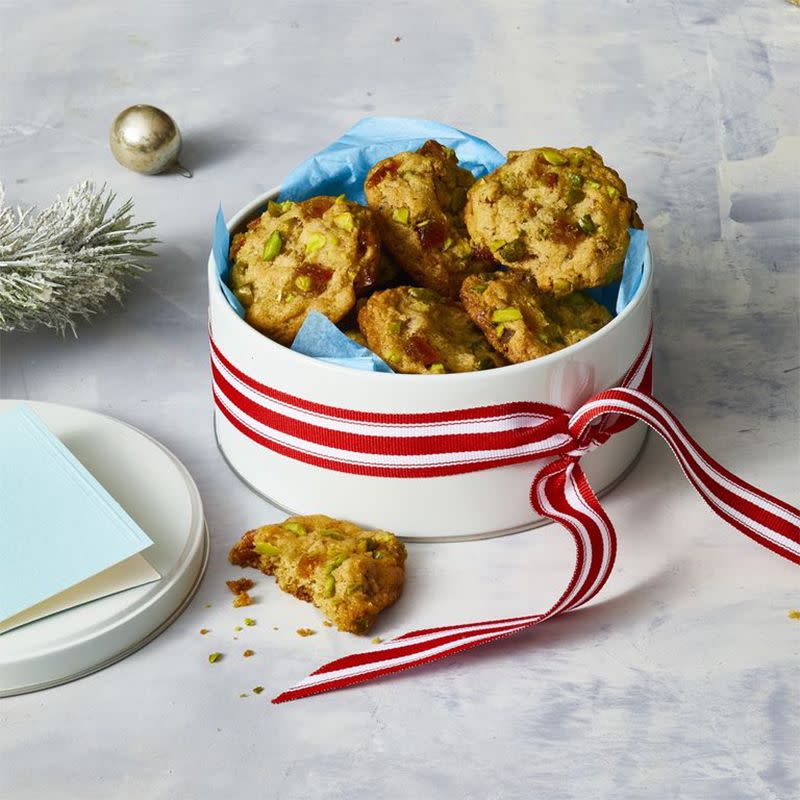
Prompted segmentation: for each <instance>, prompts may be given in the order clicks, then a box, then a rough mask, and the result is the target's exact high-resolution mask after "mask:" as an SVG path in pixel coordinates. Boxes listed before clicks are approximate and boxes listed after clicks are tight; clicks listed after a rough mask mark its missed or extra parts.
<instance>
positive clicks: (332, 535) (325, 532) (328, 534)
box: [319, 528, 344, 541]
mask: <svg viewBox="0 0 800 800" xmlns="http://www.w3.org/2000/svg"><path fill="white" fill-rule="evenodd" d="M319 535H320V536H324V537H325V538H326V539H337V540H339V541H341V540H342V539H344V536H342V534H341V533H339V531H334V530H331V529H330V528H323V529H322V530H321V531H320V532H319Z"/></svg>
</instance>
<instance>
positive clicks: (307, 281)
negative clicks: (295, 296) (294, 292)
mask: <svg viewBox="0 0 800 800" xmlns="http://www.w3.org/2000/svg"><path fill="white" fill-rule="evenodd" d="M294 285H295V286H296V287H297V288H298V289H299V290H300V291H301V292H307V291H308V290H309V289H310V288H311V278H310V276H308V275H298V276H297V277H296V278H295V279H294Z"/></svg>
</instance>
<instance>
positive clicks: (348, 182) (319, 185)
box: [212, 117, 647, 372]
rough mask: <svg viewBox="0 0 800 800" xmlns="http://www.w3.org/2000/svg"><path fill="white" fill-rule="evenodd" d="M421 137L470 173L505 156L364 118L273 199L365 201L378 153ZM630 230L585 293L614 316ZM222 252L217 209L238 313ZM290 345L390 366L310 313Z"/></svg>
mask: <svg viewBox="0 0 800 800" xmlns="http://www.w3.org/2000/svg"><path fill="white" fill-rule="evenodd" d="M428 139H436V140H437V141H439V142H441V143H442V144H444V145H446V146H447V147H452V148H453V149H454V150H455V152H456V156H457V157H458V161H459V164H460V166H462V167H464V168H465V169H468V170H470V171H471V172H472V174H473V175H475V177H476V178H479V177H481V176H482V175H486V174H487V173H489V172H491V171H492V170H494V169H497V167H499V166H500V165H501V164H503V163H505V160H506V159H505V156H503V154H502V153H500V152H499V151H498V150H496V149H495V148H494V147H492V145H490V144H489V143H488V142H486V141H484V140H483V139H479V138H478V137H477V136H471V135H470V134H468V133H465V132H464V131H460V130H458V128H452V127H450V126H449V125H443V124H442V123H440V122H433V121H431V120H425V119H411V118H407V117H368V118H367V119H362V120H361V121H360V122H358V123H356V124H355V125H354V126H353V127H352V128H351V129H350V130H349V131H347V132H346V133H344V134H343V135H342V136H340V137H339V138H338V139H337V140H336V141H335V142H333V143H332V144H330V145H328V147H326V148H325V149H324V150H321V151H320V152H319V153H317V154H315V155H313V156H311V157H310V158H308V159H306V160H305V161H304V162H303V163H302V164H300V165H299V166H298V167H296V168H295V169H293V170H292V171H291V172H290V173H289V174H288V175H287V176H286V178H285V179H284V181H283V183H282V184H281V190H280V199H281V200H305V199H307V198H309V197H313V196H315V195H334V196H338V195H340V194H344V195H346V196H347V198H348V199H349V200H354V201H356V202H359V203H364V202H365V198H364V189H363V186H364V179H365V178H366V177H367V173H368V172H369V170H370V169H371V168H372V167H373V166H374V165H375V164H376V163H377V162H378V161H381V160H382V159H384V158H388V157H389V156H393V155H395V154H396V153H400V152H404V151H408V150H417V149H419V148H420V147H421V146H422V145H423V144H424V143H425V142H426V141H427V140H428ZM629 232H630V235H631V241H630V245H629V247H628V253H627V255H626V257H625V264H624V267H623V274H622V280H621V281H617V282H616V283H613V284H611V285H609V286H603V287H601V288H599V289H589V290H588V294H590V295H591V296H592V297H593V298H594V299H595V300H597V301H598V302H600V303H602V304H603V305H604V306H605V307H606V308H607V309H608V310H609V311H610V312H611V313H612V314H619V313H620V312H621V311H622V309H624V308H625V306H627V305H628V303H629V302H630V301H631V299H632V298H633V296H634V295H635V294H636V291H637V290H638V288H639V284H640V283H641V280H642V274H643V271H644V256H645V251H646V249H647V234H646V233H645V232H644V231H640V230H634V229H631V230H630V231H629ZM229 249H230V236H229V234H228V229H227V228H226V226H225V218H224V216H223V214H222V209H221V208H220V210H219V211H218V212H217V219H216V224H215V227H214V240H213V246H212V252H213V254H214V261H215V264H216V267H217V273H218V275H219V282H220V286H221V288H222V291H223V292H224V294H225V297H226V298H227V299H228V302H229V303H230V305H231V307H232V308H233V309H234V310H235V311H236V313H237V314H238V315H239V316H240V317H244V308H243V307H242V305H241V303H240V302H239V301H238V300H237V299H236V297H235V296H234V295H233V293H232V292H231V291H230V289H229V288H228V286H227V276H228V270H229V265H228V251H229ZM292 349H293V350H296V351H297V352H301V353H304V354H305V355H309V356H311V357H313V358H321V359H323V360H325V361H330V362H331V363H336V364H340V365H342V366H346V367H352V368H354V369H371V370H374V371H377V372H391V371H392V370H391V369H389V367H388V366H387V365H386V364H385V363H384V362H383V361H381V359H380V358H378V357H377V356H376V355H375V354H374V353H372V352H371V351H369V350H367V349H366V348H364V347H361V346H360V345H358V344H356V343H355V342H353V341H352V340H351V339H349V338H348V337H347V336H345V335H344V334H343V333H342V332H341V331H340V330H339V329H338V328H337V327H336V326H335V325H334V324H333V323H331V322H330V321H329V320H328V319H327V318H326V317H324V316H323V315H322V314H318V313H315V312H312V313H310V314H309V315H308V317H307V318H306V320H305V322H304V323H303V326H302V327H301V328H300V332H299V333H298V335H297V337H296V339H295V342H294V344H293V345H292Z"/></svg>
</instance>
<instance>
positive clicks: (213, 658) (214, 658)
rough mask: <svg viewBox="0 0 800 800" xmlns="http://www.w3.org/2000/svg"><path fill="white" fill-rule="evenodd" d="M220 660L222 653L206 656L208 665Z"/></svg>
mask: <svg viewBox="0 0 800 800" xmlns="http://www.w3.org/2000/svg"><path fill="white" fill-rule="evenodd" d="M221 658H222V653H209V654H208V661H209V663H210V664H213V663H214V662H215V661H219V660H220V659H221Z"/></svg>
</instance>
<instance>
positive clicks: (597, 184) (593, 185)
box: [586, 181, 600, 189]
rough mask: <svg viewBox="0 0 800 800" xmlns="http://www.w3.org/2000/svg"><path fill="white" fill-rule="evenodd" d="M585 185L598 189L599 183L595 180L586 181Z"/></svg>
mask: <svg viewBox="0 0 800 800" xmlns="http://www.w3.org/2000/svg"><path fill="white" fill-rule="evenodd" d="M586 185H587V186H589V187H590V188H592V189H599V188H600V184H599V183H598V182H597V181H586Z"/></svg>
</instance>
